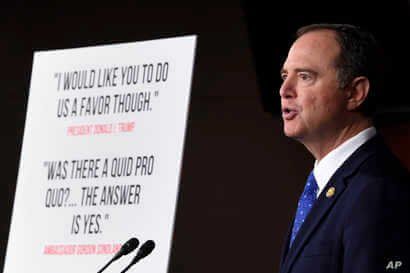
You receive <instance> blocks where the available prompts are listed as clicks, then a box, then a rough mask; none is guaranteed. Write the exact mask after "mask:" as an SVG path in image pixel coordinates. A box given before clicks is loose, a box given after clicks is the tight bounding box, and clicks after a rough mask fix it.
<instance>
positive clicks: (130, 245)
mask: <svg viewBox="0 0 410 273" xmlns="http://www.w3.org/2000/svg"><path fill="white" fill-rule="evenodd" d="M139 244H140V242H139V241H138V239H137V238H131V239H129V240H128V241H127V242H125V244H123V245H122V246H121V248H120V250H119V251H118V252H117V253H116V254H115V256H114V257H113V258H112V259H111V260H110V261H109V262H108V263H107V264H106V265H105V266H104V267H103V268H101V269H100V271H98V272H97V273H101V272H103V271H104V270H105V269H106V268H107V267H108V266H109V265H110V264H111V263H112V262H114V261H116V260H118V259H119V258H121V257H122V256H124V255H127V254H128V253H130V252H131V251H133V250H134V249H136V248H137V247H138V245H139Z"/></svg>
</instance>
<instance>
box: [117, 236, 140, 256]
mask: <svg viewBox="0 0 410 273" xmlns="http://www.w3.org/2000/svg"><path fill="white" fill-rule="evenodd" d="M139 244H140V242H139V241H138V239H137V238H131V239H129V240H128V241H127V242H125V244H123V245H122V246H121V249H120V251H119V252H121V254H122V255H127V254H128V253H130V252H131V251H133V250H134V249H136V248H137V247H138V245H139Z"/></svg>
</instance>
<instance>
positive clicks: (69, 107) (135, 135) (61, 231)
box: [4, 36, 196, 273]
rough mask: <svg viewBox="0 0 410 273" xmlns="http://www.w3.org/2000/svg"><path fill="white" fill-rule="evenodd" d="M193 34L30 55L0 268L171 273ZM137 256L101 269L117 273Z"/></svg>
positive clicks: (9, 272)
mask: <svg viewBox="0 0 410 273" xmlns="http://www.w3.org/2000/svg"><path fill="white" fill-rule="evenodd" d="M195 44H196V36H183V37H177V38H170V39H161V40H153V41H144V42H135V43H124V44H115V45H107V46H95V47H86V48H77V49H66V50H54V51H43V52H36V53H35V54H34V62H33V71H32V76H31V84H30V95H29V101H28V109H27V118H26V125H25V132H24V139H23V148H22V154H21V160H20V169H19V176H18V182H17V189H16V195H15V201H14V209H13V216H12V224H11V229H10V236H9V242H8V248H7V255H6V262H5V268H4V273H27V272H39V273H40V272H41V273H56V272H59V273H72V272H76V273H81V272H84V273H90V272H97V271H98V270H99V269H100V268H101V267H102V266H103V265H104V264H105V263H106V262H107V261H108V260H109V259H111V257H113V255H114V253H115V252H116V251H118V249H119V248H120V246H121V244H123V243H124V242H125V241H127V240H128V239H129V238H131V237H137V238H138V239H139V240H140V242H141V244H142V243H144V242H145V241H146V240H154V241H155V243H156V248H155V249H154V251H153V252H152V253H151V254H150V255H149V256H148V257H146V258H145V259H143V260H141V261H140V262H139V263H138V264H136V265H135V266H134V267H133V268H131V270H130V271H128V272H144V273H166V272H167V266H168V260H169V255H170V247H171V239H172V231H173V224H174V215H175V208H176V200H177V193H178V185H179V176H180V169H181V162H182V151H183V144H184V135H185V128H186V119H187V111H188V103H189V94H190V86H191V77H192V70H193V61H194V51H195ZM135 253H136V251H134V252H133V253H131V254H129V255H128V256H124V257H122V258H121V259H120V260H118V261H117V262H115V263H113V264H112V265H111V266H110V267H109V268H108V269H107V270H106V271H105V272H116V273H117V272H120V271H121V270H122V269H123V268H124V267H126V266H127V265H128V263H129V262H130V261H131V260H132V258H133V257H134V256H135Z"/></svg>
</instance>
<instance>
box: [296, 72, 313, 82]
mask: <svg viewBox="0 0 410 273" xmlns="http://www.w3.org/2000/svg"><path fill="white" fill-rule="evenodd" d="M299 78H301V79H302V80H304V81H307V80H310V79H312V77H311V76H310V75H309V74H307V73H300V74H299Z"/></svg>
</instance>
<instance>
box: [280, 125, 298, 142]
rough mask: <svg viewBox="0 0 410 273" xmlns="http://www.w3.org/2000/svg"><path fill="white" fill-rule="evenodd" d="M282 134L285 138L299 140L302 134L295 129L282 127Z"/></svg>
mask: <svg viewBox="0 0 410 273" xmlns="http://www.w3.org/2000/svg"><path fill="white" fill-rule="evenodd" d="M283 132H284V134H285V136H287V137H290V138H293V139H296V140H300V139H301V138H302V133H301V132H300V131H299V130H296V129H295V128H286V127H284V129H283Z"/></svg>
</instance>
